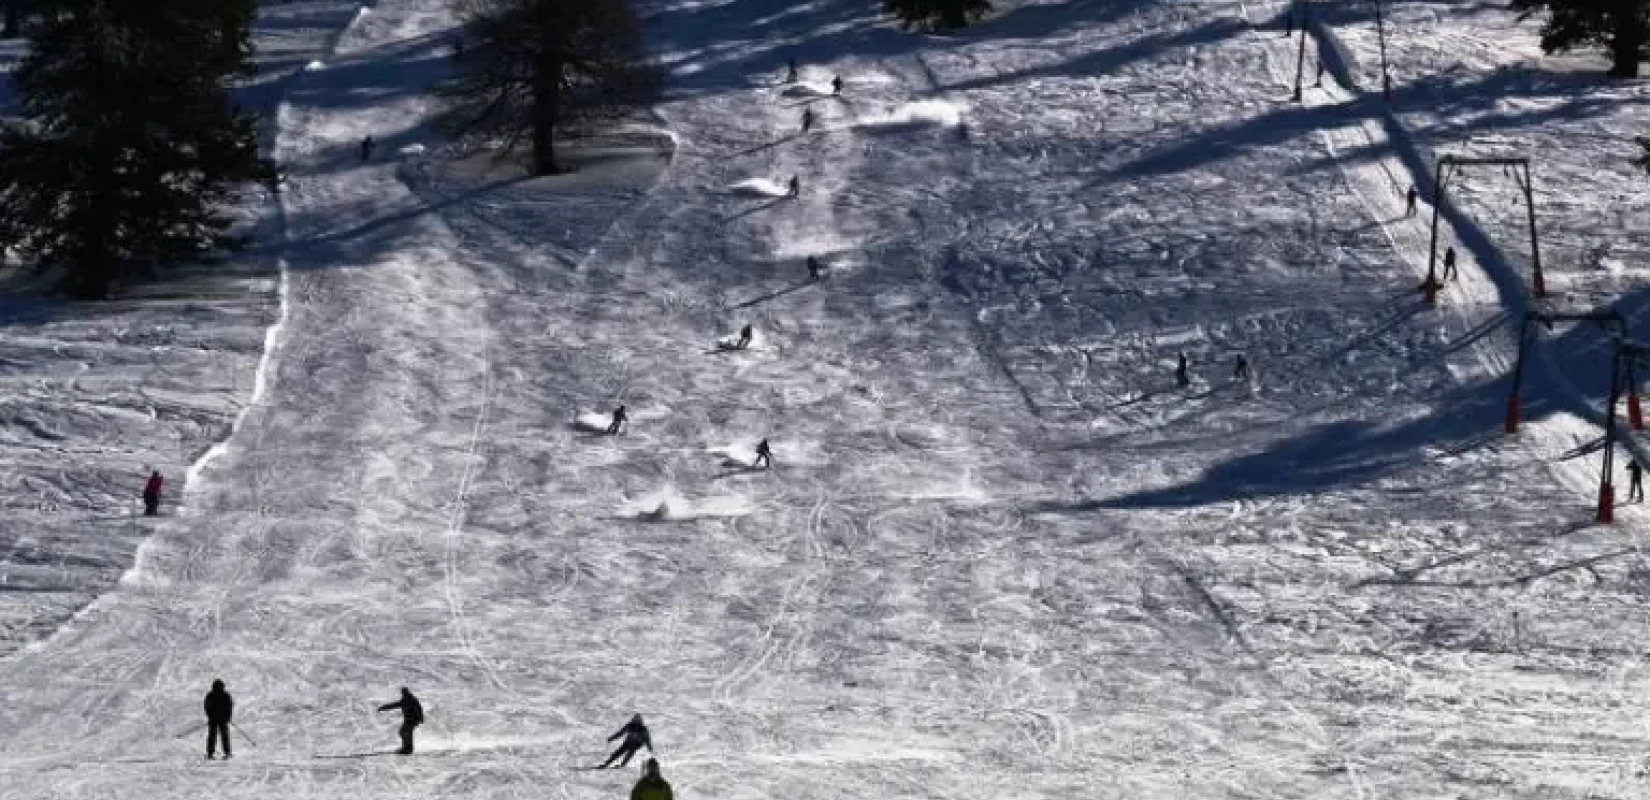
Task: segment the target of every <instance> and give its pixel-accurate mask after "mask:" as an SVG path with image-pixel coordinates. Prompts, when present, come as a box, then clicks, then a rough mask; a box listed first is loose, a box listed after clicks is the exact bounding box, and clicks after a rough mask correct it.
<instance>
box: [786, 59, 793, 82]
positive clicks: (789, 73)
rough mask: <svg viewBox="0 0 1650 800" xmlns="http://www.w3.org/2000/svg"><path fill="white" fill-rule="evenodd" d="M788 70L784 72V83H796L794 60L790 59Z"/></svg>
mask: <svg viewBox="0 0 1650 800" xmlns="http://www.w3.org/2000/svg"><path fill="white" fill-rule="evenodd" d="M789 67H790V68H789V69H788V70H786V71H785V82H786V83H796V59H794V58H793V59H791V60H790V64H789Z"/></svg>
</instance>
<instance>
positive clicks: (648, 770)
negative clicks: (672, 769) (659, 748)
mask: <svg viewBox="0 0 1650 800" xmlns="http://www.w3.org/2000/svg"><path fill="white" fill-rule="evenodd" d="M630 800H675V795H673V794H671V792H670V784H668V783H666V782H665V776H663V775H660V774H659V760H658V759H656V758H650V759H648V760H647V761H644V762H642V779H641V780H639V781H636V786H635V788H633V789H631V790H630Z"/></svg>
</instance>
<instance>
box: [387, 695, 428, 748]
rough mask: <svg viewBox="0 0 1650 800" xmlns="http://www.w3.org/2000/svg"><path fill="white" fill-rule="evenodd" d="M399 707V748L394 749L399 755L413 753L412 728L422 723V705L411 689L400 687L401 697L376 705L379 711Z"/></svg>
mask: <svg viewBox="0 0 1650 800" xmlns="http://www.w3.org/2000/svg"><path fill="white" fill-rule="evenodd" d="M398 708H399V709H401V749H400V750H397V751H395V752H396V753H399V754H400V755H404V756H410V755H412V754H413V729H415V728H417V727H418V726H420V725H423V724H424V705H423V704H422V703H419V702H418V698H416V697H413V693H412V690H411V689H408V688H407V687H405V686H403V687H401V699H400V700H397V701H395V702H393V703H385V704H383V705H381V706H379V707H378V710H379V711H393V710H395V709H398Z"/></svg>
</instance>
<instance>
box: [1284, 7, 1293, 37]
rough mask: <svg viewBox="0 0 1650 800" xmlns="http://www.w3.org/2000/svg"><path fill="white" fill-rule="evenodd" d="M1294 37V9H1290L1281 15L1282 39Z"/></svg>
mask: <svg viewBox="0 0 1650 800" xmlns="http://www.w3.org/2000/svg"><path fill="white" fill-rule="evenodd" d="M1294 35H1295V9H1293V8H1291V9H1289V10H1288V11H1286V12H1284V15H1283V38H1285V39H1287V38H1289V37H1291V36H1294Z"/></svg>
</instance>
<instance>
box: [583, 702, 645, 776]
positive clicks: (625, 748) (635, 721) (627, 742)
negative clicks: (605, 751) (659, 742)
mask: <svg viewBox="0 0 1650 800" xmlns="http://www.w3.org/2000/svg"><path fill="white" fill-rule="evenodd" d="M620 736H623V737H624V741H622V742H620V743H619V749H617V750H614V751H613V755H610V756H608V757H607V760H606V761H604V762H602V765H601V766H599V767H597V768H596V769H607V768H608V766H609V765H611V764H612V763H613V762H615V761H618V762H619V766H621V767H622V766H624V765H626V764H629V763H630V757H631V756H633V755H636V752H637V751H639V750H641V749H642V748H643V747H646V748H647V751H648V752H649V753H651V752H653V738H652V737H650V736H648V735H647V725H645V724H643V723H642V715H641V714H637V715H636V716H634V717H631V718H630V721H629V722H626V723H625V724H624V727H623V728H620V729H619V732H618V733H615V734H613V735H612V736H609V737H607V740H608V741H610V742H611V741H613V740H614V739H617V738H619V737H620ZM620 759H623V760H620Z"/></svg>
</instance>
